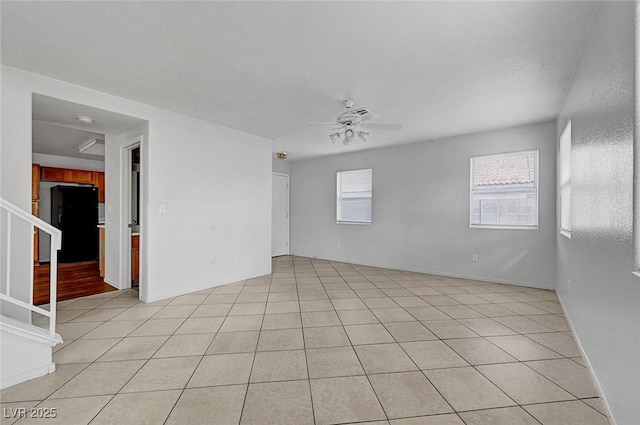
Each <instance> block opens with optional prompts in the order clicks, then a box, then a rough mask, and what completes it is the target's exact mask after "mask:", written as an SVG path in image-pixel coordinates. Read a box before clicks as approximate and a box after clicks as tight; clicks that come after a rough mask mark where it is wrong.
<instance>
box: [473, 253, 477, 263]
mask: <svg viewBox="0 0 640 425" xmlns="http://www.w3.org/2000/svg"><path fill="white" fill-rule="evenodd" d="M471 261H473V262H474V263H477V262H478V254H473V255H472V256H471Z"/></svg>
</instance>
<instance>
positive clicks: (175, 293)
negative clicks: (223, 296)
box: [140, 269, 271, 303]
mask: <svg viewBox="0 0 640 425" xmlns="http://www.w3.org/2000/svg"><path fill="white" fill-rule="evenodd" d="M269 273H271V269H269V270H268V271H267V272H266V273H260V274H256V275H251V276H246V277H241V278H239V279H234V280H230V281H225V282H219V283H214V284H211V283H207V284H204V285H201V286H197V287H195V288H187V289H181V290H179V291H173V292H168V293H165V294H160V295H157V296H154V297H149V296H147V295H146V294H145V295H144V296H143V295H142V293H140V301H142V302H144V303H152V302H155V301H161V300H165V299H167V298H172V297H178V296H180V295H186V294H191V293H193V292H198V291H202V290H204V289H210V288H216V287H218V286H222V285H227V284H229V283H233V282H239V281H241V280H247V279H253V278H254V277H259V276H265V275H268V274H269Z"/></svg>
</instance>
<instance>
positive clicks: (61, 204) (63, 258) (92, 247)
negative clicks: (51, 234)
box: [51, 186, 98, 263]
mask: <svg viewBox="0 0 640 425" xmlns="http://www.w3.org/2000/svg"><path fill="white" fill-rule="evenodd" d="M51 224H52V225H54V226H55V227H57V228H58V229H60V230H61V231H62V249H61V250H60V252H59V253H58V261H59V262H61V263H75V262H80V261H93V260H96V259H97V258H98V227H97V226H98V189H97V188H95V187H88V186H54V187H52V188H51Z"/></svg>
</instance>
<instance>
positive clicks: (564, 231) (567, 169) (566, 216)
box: [559, 120, 571, 239]
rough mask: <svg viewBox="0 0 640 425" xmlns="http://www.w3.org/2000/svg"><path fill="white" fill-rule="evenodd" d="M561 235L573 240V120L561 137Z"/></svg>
mask: <svg viewBox="0 0 640 425" xmlns="http://www.w3.org/2000/svg"><path fill="white" fill-rule="evenodd" d="M559 151H560V155H559V159H560V185H559V186H560V234H561V235H562V236H564V237H566V238H567V239H571V120H569V122H568V123H567V125H566V126H565V128H564V130H563V131H562V134H561V135H560V149H559Z"/></svg>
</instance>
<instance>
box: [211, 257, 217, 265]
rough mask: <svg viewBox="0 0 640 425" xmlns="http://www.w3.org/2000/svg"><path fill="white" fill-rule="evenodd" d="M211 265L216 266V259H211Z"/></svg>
mask: <svg viewBox="0 0 640 425" xmlns="http://www.w3.org/2000/svg"><path fill="white" fill-rule="evenodd" d="M211 265H212V266H215V265H216V257H212V258H211Z"/></svg>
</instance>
